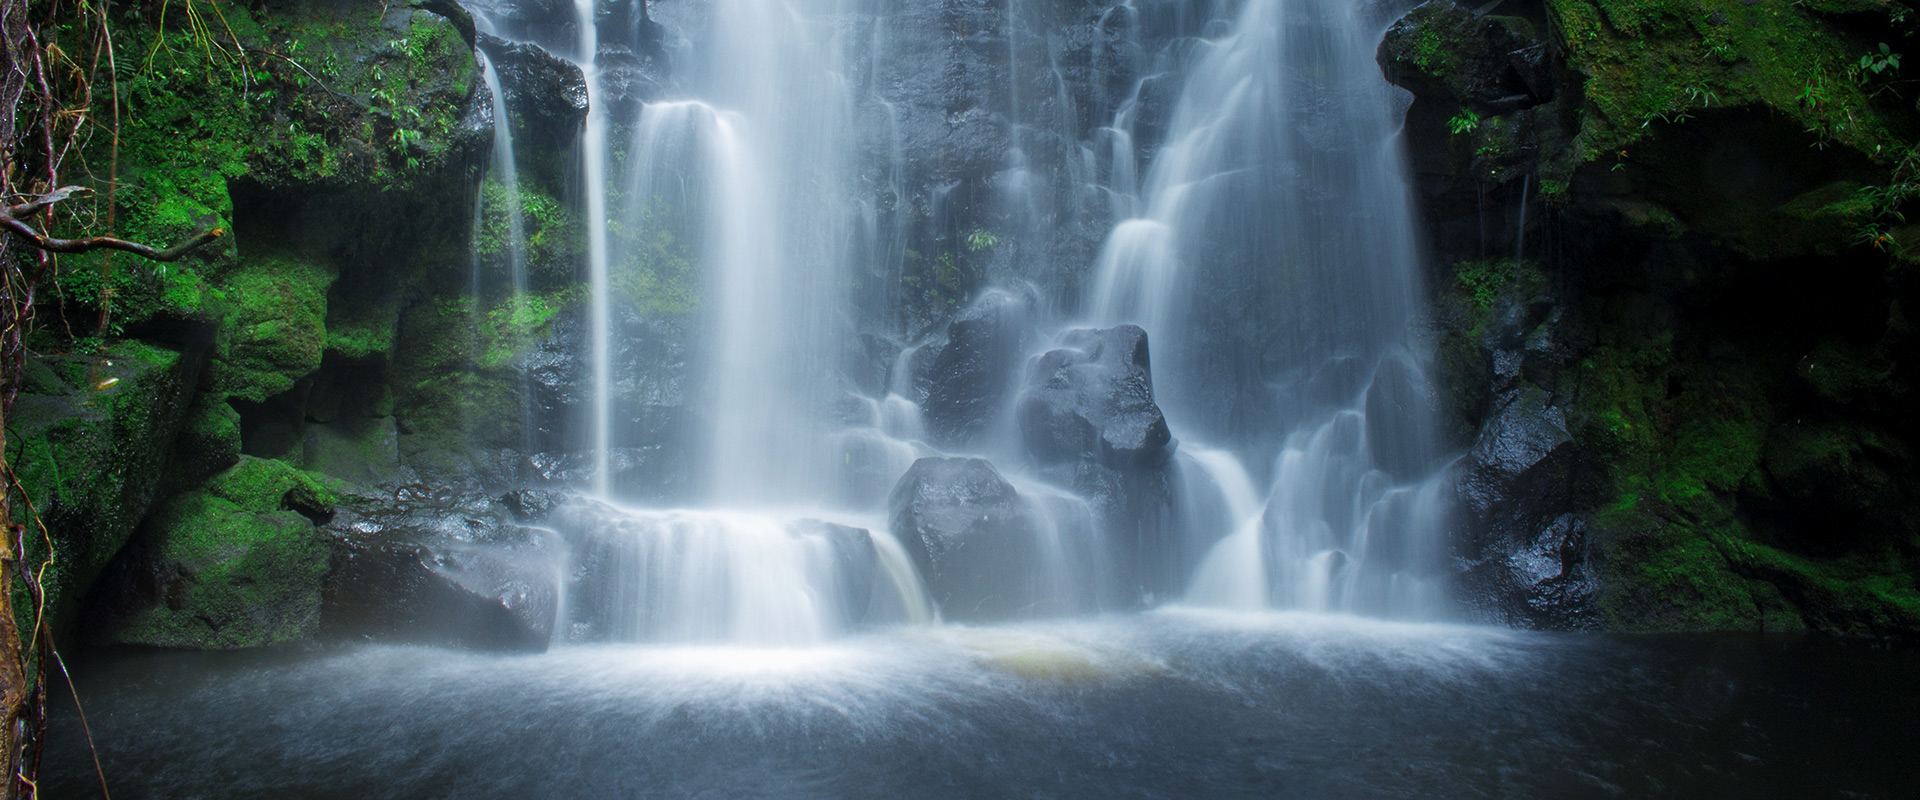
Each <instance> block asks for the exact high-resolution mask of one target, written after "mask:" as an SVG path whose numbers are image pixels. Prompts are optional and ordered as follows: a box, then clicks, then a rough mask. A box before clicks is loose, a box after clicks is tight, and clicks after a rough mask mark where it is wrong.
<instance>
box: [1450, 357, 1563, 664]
mask: <svg viewBox="0 0 1920 800" xmlns="http://www.w3.org/2000/svg"><path fill="white" fill-rule="evenodd" d="M1578 458H1579V454H1578V450H1577V448H1576V447H1575V446H1574V444H1573V438H1572V436H1571V435H1570V434H1569V433H1568V430H1567V422H1566V414H1565V412H1564V411H1563V410H1562V409H1561V408H1560V407H1559V406H1557V405H1555V404H1554V403H1553V402H1552V397H1551V396H1550V395H1548V394H1547V393H1546V392H1544V391H1542V390H1540V389H1538V388H1534V387H1532V386H1525V387H1523V388H1521V389H1517V390H1515V391H1513V392H1510V393H1509V394H1508V399H1507V402H1506V404H1505V405H1504V406H1502V407H1501V408H1500V410H1499V411H1497V412H1496V413H1495V414H1494V416H1493V418H1492V419H1490V420H1488V422H1487V424H1486V425H1485V427H1484V428H1483V429H1482V430H1481V433H1480V437H1479V439H1478V441H1476V442H1475V443H1474V445H1473V447H1472V448H1470V449H1469V450H1468V452H1467V455H1466V457H1465V458H1463V459H1461V461H1460V462H1459V463H1458V464H1457V465H1456V467H1455V473H1454V478H1455V480H1454V487H1455V491H1456V505H1457V509H1458V514H1459V516H1458V517H1457V519H1458V520H1459V522H1460V525H1461V529H1460V530H1459V531H1457V533H1456V535H1455V536H1454V548H1455V552H1456V556H1457V557H1458V559H1459V563H1460V565H1461V567H1462V575H1461V577H1460V583H1461V584H1462V586H1463V587H1464V588H1465V591H1464V592H1463V595H1464V597H1465V599H1466V602H1467V604H1468V605H1469V606H1470V607H1473V608H1476V609H1478V611H1479V613H1481V614H1482V615H1484V616H1485V617H1486V618H1487V619H1489V620H1491V621H1497V622H1500V623H1502V624H1509V625H1521V626H1526V627H1543V628H1554V629H1569V628H1585V627H1593V626H1595V625H1598V624H1599V619H1598V616H1597V614H1598V610H1597V607H1596V606H1595V603H1594V596H1595V587H1594V583H1593V579H1592V577H1591V575H1590V573H1589V570H1588V567H1587V556H1588V552H1589V550H1588V547H1587V533H1586V523H1585V522H1584V520H1583V519H1581V518H1580V517H1578V516H1575V515H1573V514H1570V513H1568V512H1567V509H1568V508H1570V507H1571V502H1572V498H1571V497H1570V489H1571V487H1570V479H1569V476H1570V472H1571V470H1572V468H1573V466H1574V463H1575V461H1576V460H1577V459H1578Z"/></svg>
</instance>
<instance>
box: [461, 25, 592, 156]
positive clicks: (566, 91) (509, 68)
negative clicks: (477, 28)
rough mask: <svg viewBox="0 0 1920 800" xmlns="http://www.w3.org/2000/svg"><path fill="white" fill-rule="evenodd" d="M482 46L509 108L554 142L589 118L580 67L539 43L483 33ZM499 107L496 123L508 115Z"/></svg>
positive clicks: (567, 140) (567, 136) (563, 141)
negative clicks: (523, 41) (521, 41)
mask: <svg viewBox="0 0 1920 800" xmlns="http://www.w3.org/2000/svg"><path fill="white" fill-rule="evenodd" d="M480 49H481V50H482V51H484V52H485V53H486V54H487V60H488V62H489V63H491V64H492V65H493V68H494V69H495V70H497V71H498V74H499V78H500V90H501V92H502V94H504V95H505V98H506V102H507V107H508V110H510V111H511V113H512V114H513V116H515V117H517V118H519V120H520V121H521V122H522V123H524V124H525V125H526V126H527V127H528V128H529V129H531V130H532V131H534V132H536V133H538V134H540V135H541V136H542V138H543V139H544V140H545V143H546V144H548V145H549V146H552V147H556V148H558V147H563V146H565V145H567V144H569V143H570V142H572V140H573V138H574V137H575V136H576V135H578V132H579V130H580V125H581V123H582V122H584V121H585V120H586V118H587V83H586V76H584V75H583V74H581V72H580V67H578V66H576V65H574V64H573V63H572V62H570V61H567V60H566V59H563V58H560V57H559V56H556V55H554V54H552V53H550V52H547V51H546V50H544V49H542V48H541V47H540V46H539V45H535V44H527V43H516V42H509V41H507V40H505V39H501V38H499V37H497V36H490V35H487V34H481V35H480ZM507 118H508V117H507V115H506V114H503V113H502V110H501V109H495V111H494V120H495V123H496V124H498V123H500V122H502V121H505V120H506V119H507Z"/></svg>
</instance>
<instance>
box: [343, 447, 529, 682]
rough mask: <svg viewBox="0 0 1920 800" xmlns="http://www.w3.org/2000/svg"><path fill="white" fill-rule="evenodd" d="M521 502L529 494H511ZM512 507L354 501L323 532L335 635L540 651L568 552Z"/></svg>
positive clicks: (424, 498) (403, 495)
mask: <svg viewBox="0 0 1920 800" xmlns="http://www.w3.org/2000/svg"><path fill="white" fill-rule="evenodd" d="M509 497H513V498H519V499H521V500H523V501H524V503H523V504H531V503H537V502H538V501H539V498H538V495H537V494H536V493H515V494H512V495H509ZM515 513H518V509H515V508H514V507H513V504H511V503H501V502H495V501H493V500H490V499H488V498H487V497H485V496H483V495H481V494H478V493H476V492H473V491H468V490H466V489H464V488H462V487H454V486H427V485H412V486H405V487H401V488H400V489H399V490H397V491H395V492H394V493H393V494H392V495H390V496H386V497H379V498H361V499H360V500H358V501H357V502H355V503H354V504H353V508H351V509H342V510H341V511H340V512H339V513H338V514H337V515H336V517H335V518H334V519H333V520H331V522H330V524H329V525H328V526H327V528H328V531H329V532H330V533H331V534H333V537H334V539H335V541H336V549H337V551H338V553H337V555H336V557H335V559H334V568H333V571H332V574H331V575H330V576H329V578H328V581H327V589H326V592H325V596H324V602H323V604H322V607H321V631H322V633H323V635H325V636H326V637H327V638H332V639H374V640H381V641H397V642H410V643H420V644H434V645H443V646H454V647H466V648H473V649H480V650H514V651H536V652H537V651H543V650H545V649H546V648H547V645H548V643H549V641H550V640H551V639H552V636H553V632H554V628H555V627H556V615H557V613H558V610H559V598H560V591H561V588H560V587H561V579H562V578H561V575H562V565H564V564H565V563H566V555H565V553H564V551H563V549H562V546H561V542H560V541H559V540H558V538H557V537H555V536H553V535H552V534H550V533H548V532H546V531H542V530H539V529H534V528H527V527H522V526H521V525H519V524H517V523H516V522H514V520H513V515H514V514H515Z"/></svg>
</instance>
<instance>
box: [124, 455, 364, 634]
mask: <svg viewBox="0 0 1920 800" xmlns="http://www.w3.org/2000/svg"><path fill="white" fill-rule="evenodd" d="M338 489H339V487H338V485H337V484H336V483H334V482H333V481H331V480H329V479H326V478H323V477H319V476H315V475H313V474H310V473H305V472H301V471H299V470H297V469H294V468H293V467H292V466H289V465H287V464H286V463H284V462H280V461H275V460H271V459H259V458H252V457H243V458H242V459H241V461H240V463H239V464H236V465H235V466H234V467H233V468H231V469H229V470H227V471H226V472H223V473H221V474H220V475H218V476H216V477H215V478H214V479H213V480H211V481H209V482H208V483H207V485H206V488H204V489H200V490H196V491H192V492H188V493H186V494H183V495H179V496H177V497H175V498H173V499H172V500H170V501H168V502H167V504H166V505H165V506H164V507H163V508H161V509H160V511H159V512H158V513H157V514H155V515H154V517H153V518H152V519H151V520H150V521H149V522H148V523H147V525H146V526H145V527H144V528H143V530H142V532H141V539H140V541H139V542H137V543H136V545H135V546H134V547H132V548H130V549H129V551H128V552H127V553H126V554H124V555H123V556H122V559H121V562H120V563H119V564H117V565H116V570H115V573H114V575H115V578H116V580H115V582H114V585H111V586H104V588H105V589H106V592H105V594H106V595H107V598H106V599H105V600H104V601H103V602H104V604H105V605H106V606H107V607H108V608H109V609H110V610H109V612H108V613H109V615H110V616H113V617H117V619H116V620H114V622H113V623H111V625H110V628H109V630H110V632H109V633H107V634H106V638H107V640H108V641H112V642H116V643H122V644H140V645H152V646H158V647H191V648H203V649H226V648H240V647H260V646H266V645H276V644H287V643H291V642H296V641H299V640H301V639H304V638H306V637H308V636H310V635H312V633H313V632H314V631H315V630H316V629H317V628H318V626H319V623H320V599H321V597H320V596H321V588H322V583H323V581H324V580H325V578H326V574H327V569H328V564H329V560H330V558H331V550H330V548H329V546H328V542H329V539H328V537H327V536H326V535H325V534H324V533H322V532H320V531H319V530H317V529H316V527H315V521H316V520H324V519H326V518H327V517H329V516H330V515H331V514H332V513H333V509H334V506H335V505H336V504H337V503H338V502H339V499H338V498H339V496H338Z"/></svg>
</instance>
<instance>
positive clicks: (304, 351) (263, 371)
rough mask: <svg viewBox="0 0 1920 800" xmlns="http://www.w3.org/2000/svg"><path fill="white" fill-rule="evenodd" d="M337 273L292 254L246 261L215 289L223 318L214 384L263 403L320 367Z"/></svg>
mask: <svg viewBox="0 0 1920 800" xmlns="http://www.w3.org/2000/svg"><path fill="white" fill-rule="evenodd" d="M333 278H334V276H333V274H332V273H331V272H330V271H328V270H327V269H326V268H324V267H321V266H319V265H316V264H313V263H311V262H308V261H304V260H300V259H296V258H289V257H281V258H266V259H247V260H245V261H244V262H243V263H242V264H241V266H240V267H239V268H238V269H236V270H234V272H233V273H231V274H229V275H228V276H227V277H226V280H225V285H224V286H223V287H222V288H221V289H220V290H219V292H218V297H219V298H220V303H221V306H222V308H223V310H224V311H225V315H224V316H225V324H224V325H222V326H221V328H220V334H219V337H218V339H217V340H216V344H215V349H214V366H213V386H214V388H215V389H216V390H217V391H219V392H220V393H222V394H225V395H227V396H229V397H237V398H240V399H243V400H249V401H252V402H255V403H259V402H264V401H265V400H266V399H267V398H268V397H271V396H273V395H276V394H280V393H281V392H284V391H287V390H288V389H291V388H293V383H294V381H295V380H298V379H299V378H301V377H302V376H305V375H307V374H308V373H311V372H313V371H314V370H316V369H319V368H320V357H321V354H322V353H323V352H324V350H325V348H326V346H327V329H326V317H327V287H328V286H329V285H330V284H332V283H333Z"/></svg>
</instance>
